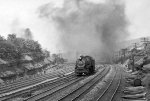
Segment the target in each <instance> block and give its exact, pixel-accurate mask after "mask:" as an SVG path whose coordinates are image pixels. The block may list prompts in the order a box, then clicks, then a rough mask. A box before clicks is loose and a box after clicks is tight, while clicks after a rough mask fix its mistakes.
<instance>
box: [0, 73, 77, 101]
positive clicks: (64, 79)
mask: <svg viewBox="0 0 150 101" xmlns="http://www.w3.org/2000/svg"><path fill="white" fill-rule="evenodd" d="M77 78H78V77H76V76H75V74H70V75H67V76H65V77H62V78H58V79H54V80H52V81H48V82H46V83H43V84H40V85H37V86H35V87H32V88H29V89H26V90H21V91H19V92H17V93H14V94H10V95H8V96H5V97H3V98H0V101H9V100H10V99H12V98H15V97H18V96H21V95H25V94H26V93H31V92H34V91H38V90H40V89H42V88H43V87H44V89H46V90H47V89H51V88H53V87H55V86H58V85H61V84H63V83H66V82H68V81H71V80H74V79H77ZM49 86H50V87H49ZM33 96H34V95H33ZM33 96H31V97H33Z"/></svg>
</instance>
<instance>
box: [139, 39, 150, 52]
mask: <svg viewBox="0 0 150 101" xmlns="http://www.w3.org/2000/svg"><path fill="white" fill-rule="evenodd" d="M141 42H143V45H144V50H145V52H146V54H147V46H148V44H150V41H149V40H148V38H146V37H144V38H142V39H141Z"/></svg>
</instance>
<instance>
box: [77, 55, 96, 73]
mask: <svg viewBox="0 0 150 101" xmlns="http://www.w3.org/2000/svg"><path fill="white" fill-rule="evenodd" d="M94 72H95V60H94V59H93V58H92V57H91V56H80V58H79V59H77V61H76V65H75V74H76V75H78V76H79V75H83V74H85V75H91V74H93V73H94Z"/></svg>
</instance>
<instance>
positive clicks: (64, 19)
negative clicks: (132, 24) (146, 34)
mask: <svg viewBox="0 0 150 101" xmlns="http://www.w3.org/2000/svg"><path fill="white" fill-rule="evenodd" d="M39 12H40V13H39V14H40V17H42V18H43V17H44V18H46V19H48V20H49V21H53V22H54V23H55V25H56V29H57V31H58V33H57V34H58V35H59V38H60V40H59V44H60V46H61V47H62V49H63V51H65V52H66V54H67V56H68V57H69V58H75V57H76V55H79V54H88V55H92V56H93V57H95V58H96V59H102V58H106V57H110V56H112V54H113V51H115V50H116V49H118V47H119V46H120V44H119V42H120V41H123V40H125V39H126V38H127V35H128V34H127V31H126V27H127V25H128V23H127V20H126V15H125V5H124V4H123V3H119V2H116V0H106V2H104V3H93V2H89V1H86V0H65V1H64V4H63V7H62V8H56V7H52V5H51V4H46V5H43V6H41V7H40V8H39Z"/></svg>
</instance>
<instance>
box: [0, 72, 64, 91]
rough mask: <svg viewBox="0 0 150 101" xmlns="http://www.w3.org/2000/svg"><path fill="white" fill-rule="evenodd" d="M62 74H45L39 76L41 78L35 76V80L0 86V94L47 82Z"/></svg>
mask: <svg viewBox="0 0 150 101" xmlns="http://www.w3.org/2000/svg"><path fill="white" fill-rule="evenodd" d="M61 75H62V74H61V73H60V72H57V73H54V74H51V73H50V74H46V75H41V76H37V77H35V78H31V79H25V80H22V81H18V82H14V83H10V84H8V85H5V86H0V94H3V93H7V92H10V91H13V90H17V89H20V88H23V87H27V86H30V85H33V84H36V83H39V82H41V81H44V80H47V79H51V78H54V77H56V76H61Z"/></svg>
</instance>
